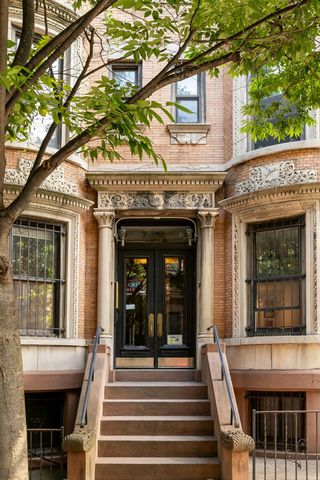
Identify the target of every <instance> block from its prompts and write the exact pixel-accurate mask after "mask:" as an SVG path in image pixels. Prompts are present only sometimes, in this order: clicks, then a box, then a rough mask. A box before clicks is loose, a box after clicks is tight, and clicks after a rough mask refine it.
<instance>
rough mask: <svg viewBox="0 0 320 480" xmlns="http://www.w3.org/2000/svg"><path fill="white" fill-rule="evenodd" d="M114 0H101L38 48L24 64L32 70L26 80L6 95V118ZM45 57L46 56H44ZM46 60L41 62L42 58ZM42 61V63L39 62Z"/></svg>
mask: <svg viewBox="0 0 320 480" xmlns="http://www.w3.org/2000/svg"><path fill="white" fill-rule="evenodd" d="M115 2H116V0H101V1H100V2H99V3H98V4H97V5H96V6H95V7H93V8H92V9H91V10H89V12H87V13H86V14H85V15H83V16H82V17H80V18H79V19H77V20H76V21H75V22H73V23H72V24H71V25H70V26H69V27H68V28H66V29H64V30H63V31H62V32H60V33H59V34H58V35H57V36H55V37H53V38H52V40H50V41H49V42H48V43H47V44H46V45H45V46H44V47H43V48H41V50H39V51H38V52H37V53H36V54H35V55H34V56H33V57H32V58H31V60H30V61H29V62H28V63H27V64H26V65H25V67H26V69H27V70H28V71H29V72H33V73H32V74H31V76H30V77H29V78H28V75H27V74H26V82H25V83H24V84H23V85H22V86H20V88H19V89H17V88H14V89H13V90H12V91H11V92H10V93H9V95H8V98H7V104H6V119H8V117H9V115H10V113H11V111H12V108H13V106H14V105H15V103H16V102H17V101H18V100H19V99H20V98H21V96H22V95H23V93H24V92H26V91H27V90H28V89H29V88H30V87H31V86H33V85H34V84H35V83H36V82H37V81H38V80H39V78H40V77H41V75H43V74H44V73H45V72H46V71H47V70H48V68H50V66H51V65H52V64H53V62H55V60H57V59H58V58H59V57H61V55H63V54H64V52H65V51H66V50H67V49H68V48H69V47H70V45H71V44H72V43H73V42H74V41H75V40H76V39H77V38H78V37H79V36H80V35H81V34H82V33H83V32H84V30H85V29H86V28H87V27H88V26H89V25H90V23H91V21H92V20H93V19H94V18H96V17H97V16H98V15H100V13H102V12H104V11H105V10H107V9H108V8H109V7H110V6H112V5H113V4H114V3H115ZM46 57H47V58H46ZM45 58H46V60H45V61H44V62H43V60H44V59H45ZM41 62H43V63H41Z"/></svg>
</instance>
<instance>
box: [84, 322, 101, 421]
mask: <svg viewBox="0 0 320 480" xmlns="http://www.w3.org/2000/svg"><path fill="white" fill-rule="evenodd" d="M100 333H101V327H100V326H99V325H98V326H97V330H96V336H95V339H94V344H93V350H92V357H91V362H90V368H89V373H88V378H87V386H86V392H85V396H84V401H83V406H82V411H81V417H80V427H81V428H83V427H84V426H85V425H86V424H87V411H88V402H89V396H90V389H91V384H92V382H93V380H94V368H95V361H96V354H97V348H98V345H99V343H100Z"/></svg>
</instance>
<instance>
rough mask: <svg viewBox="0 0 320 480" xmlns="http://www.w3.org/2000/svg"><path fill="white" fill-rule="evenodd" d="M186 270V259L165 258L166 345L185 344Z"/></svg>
mask: <svg viewBox="0 0 320 480" xmlns="http://www.w3.org/2000/svg"><path fill="white" fill-rule="evenodd" d="M184 297H185V269H184V257H165V258H164V318H165V325H166V335H167V338H166V343H167V344H168V345H182V344H183V343H184V338H183V332H184V318H185V305H184V303H185V299H184Z"/></svg>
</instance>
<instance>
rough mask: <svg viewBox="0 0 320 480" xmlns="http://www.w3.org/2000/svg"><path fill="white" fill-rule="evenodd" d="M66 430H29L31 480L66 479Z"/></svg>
mask: <svg viewBox="0 0 320 480" xmlns="http://www.w3.org/2000/svg"><path fill="white" fill-rule="evenodd" d="M63 437H64V428H63V427H61V428H28V467H29V480H62V479H64V478H66V455H65V452H64V451H63V450H62V440H63Z"/></svg>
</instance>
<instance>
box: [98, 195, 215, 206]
mask: <svg viewBox="0 0 320 480" xmlns="http://www.w3.org/2000/svg"><path fill="white" fill-rule="evenodd" d="M98 207H99V208H115V209H117V210H128V209H143V210H144V209H152V210H154V209H156V210H163V209H168V210H170V209H192V210H198V209H199V208H212V207H214V193H213V192H203V193H192V192H121V193H116V192H99V196H98Z"/></svg>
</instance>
